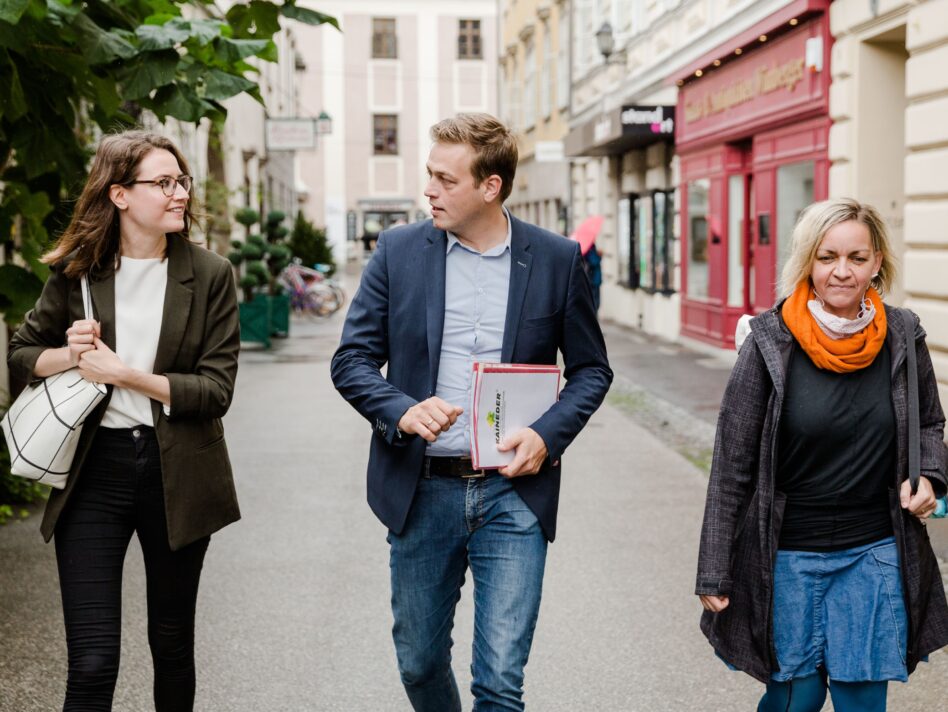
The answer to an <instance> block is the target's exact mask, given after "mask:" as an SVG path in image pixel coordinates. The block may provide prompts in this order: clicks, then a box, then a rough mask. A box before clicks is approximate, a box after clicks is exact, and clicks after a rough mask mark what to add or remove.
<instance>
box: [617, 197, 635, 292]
mask: <svg viewBox="0 0 948 712" xmlns="http://www.w3.org/2000/svg"><path fill="white" fill-rule="evenodd" d="M631 211H632V198H631V197H629V198H623V199H622V200H620V201H619V204H618V206H617V209H616V234H617V235H618V237H619V245H618V247H619V249H618V250H617V251H616V257H617V260H618V263H619V264H618V273H617V275H616V276H617V277H618V281H619V284H622V285H625V286H632V270H631V269H630V268H631V266H632V239H633V238H632V226H631V221H630V220H629V217H630V215H631Z"/></svg>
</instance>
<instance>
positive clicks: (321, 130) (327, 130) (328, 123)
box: [316, 111, 332, 136]
mask: <svg viewBox="0 0 948 712" xmlns="http://www.w3.org/2000/svg"><path fill="white" fill-rule="evenodd" d="M316 133H318V134H319V135H320V136H326V135H328V134H331V133H332V117H331V116H329V114H327V113H326V112H325V111H320V112H319V116H317V117H316Z"/></svg>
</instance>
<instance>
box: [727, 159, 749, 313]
mask: <svg viewBox="0 0 948 712" xmlns="http://www.w3.org/2000/svg"><path fill="white" fill-rule="evenodd" d="M753 214H754V176H753V174H751V173H735V174H732V175H729V176H728V178H727V236H728V239H727V305H728V307H729V308H731V309H738V310H740V311H741V312H743V313H747V312H749V311H750V310H751V306H752V305H753V304H754V261H753V241H754V240H753V227H754V226H753V221H752V220H751V216H752V215H753Z"/></svg>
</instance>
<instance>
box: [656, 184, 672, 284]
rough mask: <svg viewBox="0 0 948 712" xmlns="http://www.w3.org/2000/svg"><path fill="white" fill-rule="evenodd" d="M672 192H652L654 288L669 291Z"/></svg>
mask: <svg viewBox="0 0 948 712" xmlns="http://www.w3.org/2000/svg"><path fill="white" fill-rule="evenodd" d="M673 196H674V192H673V191H670V190H657V191H655V193H653V194H652V225H653V226H654V227H653V235H654V237H653V240H652V256H653V259H652V268H653V270H654V278H653V283H654V285H655V289H658V290H661V291H663V292H668V291H671V288H672V287H671V275H672V264H671V259H672V250H671V239H672V222H673V220H674V197H673Z"/></svg>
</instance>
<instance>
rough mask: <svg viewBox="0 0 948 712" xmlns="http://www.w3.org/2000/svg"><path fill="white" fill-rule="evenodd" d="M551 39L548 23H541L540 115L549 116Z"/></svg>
mask: <svg viewBox="0 0 948 712" xmlns="http://www.w3.org/2000/svg"><path fill="white" fill-rule="evenodd" d="M552 65H553V39H552V38H551V37H550V25H549V24H545V25H543V66H542V68H541V69H540V116H542V117H543V118H544V119H548V118H550V111H551V110H552V107H551V106H550V104H551V100H550V95H551V94H552V93H553V86H552V83H553V79H552V77H553V73H552Z"/></svg>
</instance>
